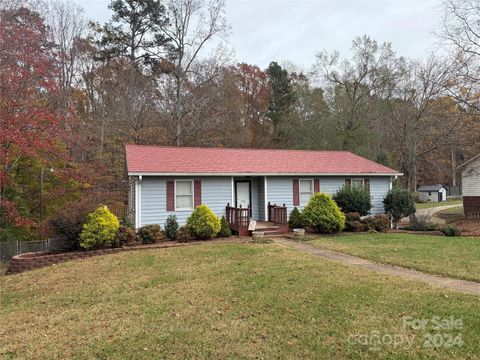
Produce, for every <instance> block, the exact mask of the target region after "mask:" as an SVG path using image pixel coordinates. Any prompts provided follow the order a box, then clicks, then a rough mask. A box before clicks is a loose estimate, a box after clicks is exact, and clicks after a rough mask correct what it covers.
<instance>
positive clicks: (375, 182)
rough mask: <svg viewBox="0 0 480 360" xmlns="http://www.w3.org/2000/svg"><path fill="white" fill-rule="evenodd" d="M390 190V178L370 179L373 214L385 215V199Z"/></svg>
mask: <svg viewBox="0 0 480 360" xmlns="http://www.w3.org/2000/svg"><path fill="white" fill-rule="evenodd" d="M389 190H390V178H388V177H372V178H370V196H371V197H372V205H373V207H372V210H370V211H371V213H372V214H383V213H385V209H384V208H383V199H384V198H385V195H387V193H388V191H389Z"/></svg>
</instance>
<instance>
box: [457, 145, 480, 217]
mask: <svg viewBox="0 0 480 360" xmlns="http://www.w3.org/2000/svg"><path fill="white" fill-rule="evenodd" d="M459 169H461V171H462V196H463V211H464V214H465V217H466V218H478V217H480V154H478V155H477V156H474V157H473V158H471V159H470V160H468V161H466V162H464V163H463V164H462V165H460V166H459Z"/></svg>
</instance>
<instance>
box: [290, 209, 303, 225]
mask: <svg viewBox="0 0 480 360" xmlns="http://www.w3.org/2000/svg"><path fill="white" fill-rule="evenodd" d="M288 227H289V228H290V229H299V228H302V227H303V219H302V213H301V212H300V210H298V209H297V208H296V207H294V208H293V210H292V212H291V213H290V217H289V219H288Z"/></svg>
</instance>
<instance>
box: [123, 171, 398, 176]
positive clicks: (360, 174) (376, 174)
mask: <svg viewBox="0 0 480 360" xmlns="http://www.w3.org/2000/svg"><path fill="white" fill-rule="evenodd" d="M128 175H129V176H403V173H400V172H394V173H195V172H190V173H187V172H185V173H178V172H177V173H164V172H148V171H129V172H128Z"/></svg>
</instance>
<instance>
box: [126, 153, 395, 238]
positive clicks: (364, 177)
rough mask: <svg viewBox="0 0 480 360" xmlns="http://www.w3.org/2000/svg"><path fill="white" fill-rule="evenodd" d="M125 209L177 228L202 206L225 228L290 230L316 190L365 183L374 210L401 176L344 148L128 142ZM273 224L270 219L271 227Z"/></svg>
mask: <svg viewBox="0 0 480 360" xmlns="http://www.w3.org/2000/svg"><path fill="white" fill-rule="evenodd" d="M125 150H126V160H127V170H128V178H129V212H130V214H132V216H133V218H134V219H135V226H136V227H137V228H138V227H141V226H144V225H147V224H160V225H161V226H162V227H163V226H164V224H165V221H166V219H167V217H168V215H170V214H175V215H176V216H177V219H178V222H179V224H180V225H183V224H185V223H186V220H187V218H188V217H189V216H190V214H191V213H192V211H193V209H194V208H195V207H196V206H198V205H200V204H205V205H207V206H209V207H210V208H211V209H212V210H213V211H214V212H215V213H216V214H217V215H218V216H226V218H227V220H228V221H229V223H230V226H231V227H232V229H233V230H234V231H236V232H237V233H240V234H242V235H243V234H248V225H249V223H250V220H251V219H253V220H257V221H258V224H260V223H261V222H265V221H269V222H273V223H274V224H273V225H276V226H279V227H280V230H282V231H286V230H287V227H286V226H287V224H286V222H287V220H288V215H289V214H290V212H291V211H292V209H293V208H294V207H298V208H299V209H300V210H301V209H303V207H304V206H305V205H306V204H307V203H308V201H309V200H310V198H311V197H312V195H313V194H314V192H319V191H321V192H326V193H328V194H332V195H333V194H335V193H336V192H337V190H338V189H339V188H340V187H342V186H343V185H345V184H346V185H351V186H364V187H366V188H367V189H368V190H369V191H370V194H371V197H372V204H373V208H372V211H371V212H372V214H380V213H383V212H384V209H383V203H382V201H383V199H384V197H385V195H386V193H387V192H388V191H389V190H390V189H391V186H392V180H393V179H394V178H395V177H397V176H399V175H401V174H400V173H399V172H398V171H396V170H392V169H390V168H388V167H385V166H383V165H380V164H377V163H375V162H373V161H370V160H367V159H365V158H362V157H360V156H357V155H354V154H352V153H349V152H345V151H304V150H270V149H226V148H188V147H161V146H143V145H127V146H126V148H125ZM269 225H272V224H269Z"/></svg>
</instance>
